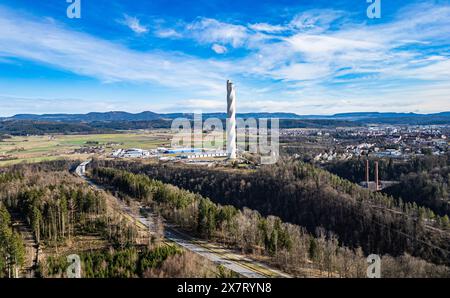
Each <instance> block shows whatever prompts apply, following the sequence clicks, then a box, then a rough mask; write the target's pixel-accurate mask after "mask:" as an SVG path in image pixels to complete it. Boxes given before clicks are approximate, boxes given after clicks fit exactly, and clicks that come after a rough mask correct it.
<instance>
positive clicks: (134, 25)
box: [119, 14, 148, 34]
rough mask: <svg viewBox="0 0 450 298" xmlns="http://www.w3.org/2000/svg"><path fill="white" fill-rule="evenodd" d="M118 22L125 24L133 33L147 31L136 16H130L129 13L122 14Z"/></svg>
mask: <svg viewBox="0 0 450 298" xmlns="http://www.w3.org/2000/svg"><path fill="white" fill-rule="evenodd" d="M119 23H121V24H124V25H126V26H127V27H128V28H130V29H131V30H132V31H133V32H134V33H137V34H143V33H147V32H148V28H147V27H146V26H144V25H142V24H141V21H140V20H139V19H138V18H136V17H131V16H129V15H126V14H125V15H124V18H123V19H122V20H119Z"/></svg>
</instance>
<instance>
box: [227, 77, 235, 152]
mask: <svg viewBox="0 0 450 298" xmlns="http://www.w3.org/2000/svg"><path fill="white" fill-rule="evenodd" d="M227 153H228V158H230V159H235V158H236V89H235V87H234V85H233V83H232V82H231V81H230V80H228V81H227Z"/></svg>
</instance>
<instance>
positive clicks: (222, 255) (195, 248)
mask: <svg viewBox="0 0 450 298" xmlns="http://www.w3.org/2000/svg"><path fill="white" fill-rule="evenodd" d="M89 162H90V161H85V162H83V163H81V164H80V165H79V166H78V167H77V168H76V170H75V172H76V174H77V175H78V176H80V177H81V178H82V179H84V180H85V181H86V182H87V183H89V185H91V186H92V187H94V188H97V189H100V190H104V189H103V188H102V187H101V186H99V185H96V184H95V183H93V182H92V181H90V180H89V179H88V178H87V177H86V176H85V173H86V165H87V164H89ZM114 198H115V199H116V200H117V202H118V203H119V206H120V208H121V209H122V211H123V212H124V213H126V214H127V215H129V216H131V217H132V218H133V219H135V220H137V221H139V222H140V223H141V224H143V225H145V226H146V227H147V228H150V227H151V223H150V222H149V219H148V218H146V217H144V216H142V215H137V214H135V213H134V212H132V211H131V209H130V208H129V207H128V206H127V205H126V204H125V203H124V202H123V201H122V200H120V199H118V198H116V197H114ZM140 207H142V206H140ZM164 236H165V238H166V239H167V240H170V241H173V242H175V243H176V244H178V245H179V246H182V247H184V248H185V249H187V250H189V251H192V252H194V253H197V254H199V255H201V256H203V257H205V258H207V259H208V260H210V261H212V262H214V263H216V264H221V265H223V266H224V267H225V268H227V269H229V270H231V271H233V272H236V273H238V274H240V275H241V276H244V277H250V278H265V277H286V278H287V277H291V276H289V275H288V274H286V273H283V272H281V271H279V270H276V269H273V268H270V267H268V266H267V265H265V264H262V263H261V262H257V261H255V260H252V259H249V258H248V257H246V256H244V255H242V254H241V253H239V252H237V251H234V250H231V249H228V248H224V247H222V246H220V245H219V244H216V243H210V242H207V241H205V240H201V239H196V238H194V237H192V236H190V235H188V234H186V233H183V232H181V231H179V230H177V229H176V228H175V227H174V226H172V225H170V224H167V223H165V226H164Z"/></svg>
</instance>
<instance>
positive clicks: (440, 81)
mask: <svg viewBox="0 0 450 298" xmlns="http://www.w3.org/2000/svg"><path fill="white" fill-rule="evenodd" d="M68 5H69V4H68V3H66V1H65V0H46V1H43V0H42V1H32V0H0V104H1V105H0V107H1V108H0V116H9V115H13V114H17V113H85V112H90V111H111V110H123V111H129V112H140V111H144V110H151V111H156V112H193V111H203V112H210V111H224V110H225V105H226V100H225V96H226V95H225V93H226V91H225V82H226V80H227V79H232V80H233V81H234V82H235V84H236V86H237V96H238V97H237V98H238V100H237V108H238V111H241V112H244V111H245V112H249V111H254V112H257V111H268V112H280V111H283V112H296V113H298V114H333V113H338V112H354V111H397V112H420V113H429V112H438V111H444V110H450V44H449V40H450V1H437V0H436V1H404V0H396V1H393V0H381V18H380V19H369V18H368V17H367V15H366V9H367V7H368V5H369V4H368V3H366V0H346V1H344V0H336V1H331V0H329V1H320V0H315V1H311V0H308V1H302V0H296V1H288V0H276V1H275V0H273V1H269V0H259V1H249V0H240V1H230V0H228V1H218V0H217V1H216V0H196V1H171V0H165V1H157V0H152V1H125V0H120V1H119V0H115V1H114V0H109V1H107V0H95V1H94V0H81V19H69V18H68V17H67V16H66V9H67V6H68Z"/></svg>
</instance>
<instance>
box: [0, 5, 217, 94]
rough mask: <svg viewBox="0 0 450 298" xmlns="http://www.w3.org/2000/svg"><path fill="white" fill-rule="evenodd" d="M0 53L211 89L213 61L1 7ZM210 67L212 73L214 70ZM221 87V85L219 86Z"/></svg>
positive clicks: (92, 72)
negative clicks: (133, 45)
mask: <svg viewBox="0 0 450 298" xmlns="http://www.w3.org/2000/svg"><path fill="white" fill-rule="evenodd" d="M0 57H6V58H8V57H14V58H21V59H27V60H32V61H37V62H40V63H44V64H47V65H51V66H53V67H56V68H59V69H65V70H69V71H72V72H74V73H77V74H79V75H85V76H90V77H95V78H98V79H100V80H102V81H104V82H117V81H127V82H144V83H145V82H146V83H157V84H161V85H164V86H169V87H174V88H186V87H190V89H191V91H192V90H202V91H205V92H215V91H217V90H218V89H219V88H220V89H223V88H221V87H222V86H221V85H220V84H218V82H222V80H223V76H222V75H220V74H219V73H218V71H217V70H220V69H221V68H224V66H220V65H219V64H218V63H214V67H213V65H212V62H208V61H203V60H202V59H198V58H194V57H191V56H188V55H184V54H180V53H170V52H160V51H154V52H152V51H150V52H145V53H143V52H138V51H134V50H130V49H128V48H126V47H124V46H122V45H119V44H115V43H112V42H109V41H106V40H103V39H99V38H96V37H93V36H91V35H88V34H85V33H80V32H76V31H71V30H68V29H65V28H63V27H61V26H58V25H56V24H55V25H49V24H48V23H45V24H44V23H40V22H39V21H36V20H30V19H25V18H21V17H18V16H17V15H14V14H11V13H9V12H7V11H5V10H2V9H1V8H0ZM213 69H214V71H213ZM219 86H220V87H219Z"/></svg>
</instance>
